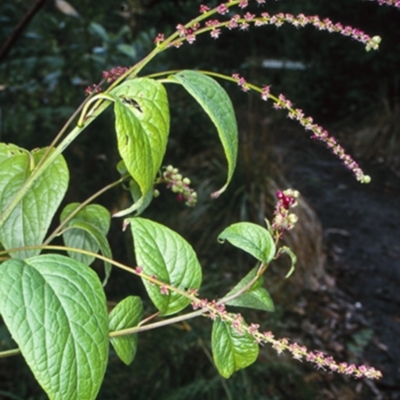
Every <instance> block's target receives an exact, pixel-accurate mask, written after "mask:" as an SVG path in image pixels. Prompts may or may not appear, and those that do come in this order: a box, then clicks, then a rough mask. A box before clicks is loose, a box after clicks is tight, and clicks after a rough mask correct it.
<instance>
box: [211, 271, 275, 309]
mask: <svg viewBox="0 0 400 400" xmlns="http://www.w3.org/2000/svg"><path fill="white" fill-rule="evenodd" d="M267 268H268V264H263V263H262V264H261V265H260V268H259V269H258V271H257V273H256V275H255V276H254V278H252V279H251V280H250V281H249V282H248V283H246V285H244V286H243V287H242V288H241V289H239V290H238V291H237V292H235V293H233V294H232V295H230V296H228V297H223V298H222V299H221V300H218V301H217V304H224V303H225V304H226V303H228V302H229V301H232V300H233V299H236V298H237V297H239V296H240V295H242V294H243V293H245V292H247V291H248V290H249V289H250V288H251V287H252V286H253V285H254V284H255V283H256V282H257V280H258V279H259V278H260V276H261V275H262V274H263V273H264V272H265V270H266V269H267Z"/></svg>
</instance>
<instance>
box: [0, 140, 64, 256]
mask: <svg viewBox="0 0 400 400" xmlns="http://www.w3.org/2000/svg"><path fill="white" fill-rule="evenodd" d="M45 152H46V149H39V150H34V151H32V153H29V152H28V151H27V150H24V149H20V148H18V147H17V146H14V145H6V144H4V143H0V213H1V212H2V211H3V210H4V209H5V208H6V207H7V206H8V204H9V203H10V202H11V201H12V199H13V198H14V197H15V195H16V194H17V192H18V191H19V189H20V188H21V186H22V185H23V184H24V183H25V182H26V181H27V179H28V178H29V176H30V175H31V172H32V169H33V167H34V166H35V165H36V164H37V163H38V162H39V160H40V159H41V158H42V156H43V155H44V153H45ZM68 181H69V173H68V167H67V164H66V163H65V160H64V158H63V156H61V155H60V156H58V157H57V158H56V159H55V161H54V163H53V164H51V165H50V166H49V168H48V169H47V170H46V171H44V173H43V174H42V175H41V176H40V177H39V178H38V179H37V180H36V182H35V183H34V184H33V186H32V187H31V189H30V190H29V191H28V193H27V194H26V195H25V196H24V197H23V199H22V200H21V201H20V202H19V203H18V205H17V206H16V207H15V209H14V210H13V211H12V213H11V215H10V216H9V217H8V218H7V220H6V221H5V223H4V224H3V226H2V227H1V228H0V242H1V243H2V244H3V246H4V247H5V248H6V249H7V250H8V249H11V248H15V247H24V246H37V245H41V244H42V242H43V239H44V237H45V235H46V233H47V230H48V227H49V225H50V223H51V220H52V218H53V216H54V214H55V212H56V210H57V208H58V206H59V204H60V202H61V200H62V199H63V197H64V194H65V192H66V190H67V187H68ZM39 253H40V250H21V251H18V252H11V253H10V256H11V257H14V258H25V257H29V256H33V255H37V254H39Z"/></svg>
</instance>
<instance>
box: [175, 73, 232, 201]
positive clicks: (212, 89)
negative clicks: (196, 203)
mask: <svg viewBox="0 0 400 400" xmlns="http://www.w3.org/2000/svg"><path fill="white" fill-rule="evenodd" d="M170 79H171V80H173V81H175V82H178V83H180V84H181V85H182V86H183V87H184V88H185V89H186V91H187V92H188V93H189V94H190V95H191V96H192V97H193V98H194V99H195V100H196V101H197V102H198V103H199V104H200V106H201V107H202V108H203V110H204V111H205V112H206V113H207V114H208V116H209V117H210V119H211V121H212V122H213V123H214V125H215V127H216V128H217V131H218V135H219V138H220V140H221V143H222V147H223V149H224V152H225V156H226V159H227V161H228V176H227V180H226V183H225V185H224V186H223V187H222V188H221V189H220V190H218V191H217V192H215V193H213V194H212V196H213V197H214V198H215V197H218V196H219V195H220V194H221V193H223V192H224V191H225V190H226V188H227V186H228V185H229V182H230V181H231V179H232V175H233V172H234V170H235V167H236V159H237V148H238V128H237V123H236V118H235V111H234V109H233V105H232V102H231V99H230V98H229V96H228V94H227V93H226V91H225V90H224V89H223V88H222V86H221V85H220V84H219V83H218V82H217V81H215V80H214V79H212V78H210V77H209V76H206V75H204V74H202V73H201V72H197V71H190V70H186V71H181V72H179V73H177V74H175V75H172V76H171V77H170Z"/></svg>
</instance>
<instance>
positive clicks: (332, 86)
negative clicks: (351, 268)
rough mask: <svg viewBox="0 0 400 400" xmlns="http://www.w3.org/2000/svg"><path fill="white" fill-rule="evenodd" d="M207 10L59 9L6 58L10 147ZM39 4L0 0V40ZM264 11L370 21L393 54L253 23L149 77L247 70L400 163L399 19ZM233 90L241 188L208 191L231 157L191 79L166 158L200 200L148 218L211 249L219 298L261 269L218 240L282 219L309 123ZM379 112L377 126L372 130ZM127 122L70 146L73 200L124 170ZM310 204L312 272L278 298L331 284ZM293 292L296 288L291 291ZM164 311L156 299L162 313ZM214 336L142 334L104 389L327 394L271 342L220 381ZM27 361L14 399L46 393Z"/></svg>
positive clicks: (130, 4)
mask: <svg viewBox="0 0 400 400" xmlns="http://www.w3.org/2000/svg"><path fill="white" fill-rule="evenodd" d="M201 3H204V1H200V0H190V1H185V0H162V1H161V0H127V1H126V2H121V3H120V2H118V1H109V0H97V1H89V0H80V1H79V2H77V1H73V0H70V5H71V6H73V7H74V8H75V10H76V12H77V14H74V13H72V14H71V13H69V14H68V13H66V11H65V9H64V12H63V9H62V7H60V2H57V1H56V2H53V1H47V2H44V6H43V7H42V8H41V9H40V10H39V12H38V13H37V14H36V15H35V17H34V18H33V20H32V21H31V22H30V24H29V25H28V26H27V27H26V29H25V30H24V31H23V33H22V35H21V37H20V38H19V40H18V41H17V42H16V43H15V44H14V45H13V47H12V48H11V51H10V52H9V53H8V54H7V55H6V56H5V57H3V58H2V59H1V60H0V140H1V141H3V142H12V143H15V144H17V145H20V146H22V147H26V148H29V149H30V148H33V147H40V146H44V145H47V144H48V143H50V141H51V139H52V138H53V137H54V136H55V134H56V133H57V132H58V130H59V129H60V128H61V127H62V125H63V124H64V122H65V121H66V120H67V119H68V117H69V116H70V115H71V114H72V112H73V111H74V109H75V108H76V107H77V106H78V105H79V104H80V103H81V101H82V100H83V98H84V91H85V88H86V87H87V86H90V85H92V84H94V83H97V82H99V81H100V80H101V74H102V71H104V70H109V69H110V68H112V67H115V66H129V65H132V64H134V63H135V62H137V61H139V60H140V59H141V58H142V57H143V56H144V55H145V54H146V53H147V52H148V51H149V50H151V49H152V48H153V46H154V44H153V39H154V37H155V36H156V34H157V33H159V32H164V33H166V34H168V33H171V32H172V31H173V30H174V27H175V26H176V25H177V24H178V23H184V22H186V21H188V20H189V19H190V18H192V17H195V16H196V13H197V10H198V7H199V5H200V4H201ZM32 4H33V0H13V1H11V0H5V1H2V2H1V3H0V45H1V44H2V43H4V42H5V41H6V39H7V38H8V37H9V36H10V35H11V33H12V31H13V29H14V28H15V26H16V25H17V24H18V22H19V21H20V19H21V18H22V16H23V15H24V13H25V12H26V11H27V10H28V9H29V8H30V7H31V6H32ZM207 4H209V5H216V4H217V2H215V1H209V2H207ZM265 9H266V11H268V12H269V13H270V14H274V13H278V12H290V13H293V14H297V13H300V12H302V13H304V14H306V15H314V14H318V15H319V16H320V17H321V18H325V17H329V18H330V19H332V20H333V21H334V22H337V21H340V22H342V23H343V24H349V25H352V26H355V27H358V28H360V29H362V30H364V31H365V32H367V33H369V34H371V35H380V36H381V37H382V43H381V47H380V50H379V51H377V52H370V53H367V52H365V50H364V48H363V46H362V45H360V44H359V43H356V42H354V41H352V40H350V39H348V38H344V37H342V36H340V35H338V34H328V33H326V32H317V31H316V30H315V29H314V28H311V27H307V28H305V29H296V28H294V27H291V26H282V27H280V28H276V27H262V28H251V29H250V30H249V31H248V32H228V31H226V32H224V33H223V35H222V36H221V37H220V39H218V40H214V39H211V38H209V37H206V36H207V35H204V37H199V38H198V39H197V42H196V43H195V44H194V45H188V44H185V45H184V46H182V48H180V49H179V50H177V49H170V50H169V51H167V52H165V53H164V54H162V55H161V56H160V57H158V58H157V59H156V60H154V62H153V63H152V65H151V67H149V68H147V69H146V70H145V71H144V73H150V72H154V71H159V70H168V69H175V68H199V69H208V70H213V71H218V72H222V73H226V74H228V75H231V74H232V73H234V72H237V73H240V74H241V75H243V76H245V77H246V78H247V79H248V80H249V81H252V82H254V83H257V84H260V85H263V84H270V85H272V90H273V92H274V94H279V93H281V92H282V93H284V94H285V95H286V96H287V97H288V98H290V99H291V100H292V101H293V102H294V103H295V106H296V107H299V108H302V109H303V110H304V111H305V113H306V114H307V115H312V116H313V117H314V120H315V121H317V122H318V123H323V124H328V125H331V126H334V127H335V129H336V132H337V133H338V134H339V135H341V136H342V138H343V139H344V140H345V141H346V142H347V144H348V145H349V146H350V147H353V148H354V149H355V150H357V151H358V152H359V153H360V154H361V155H363V154H364V155H365V156H368V157H375V156H379V157H380V159H382V158H383V160H384V161H387V162H389V163H390V165H392V166H394V167H395V168H397V167H398V166H399V165H400V164H399V156H398V155H399V154H400V129H399V122H398V121H399V118H398V117H399V111H398V108H399V105H398V104H399V95H400V30H399V29H398V27H399V26H400V12H399V11H397V10H395V9H393V8H389V7H379V6H378V5H377V4H376V2H370V1H357V0H354V1H353V0H352V1H349V0H336V1H334V2H332V1H328V0H326V1H316V0H297V1H296V2H284V1H282V2H280V1H273V2H272V1H269V2H267V5H266V7H265ZM261 10H262V9H260V8H259V7H257V6H256V5H254V4H252V5H251V6H250V8H249V11H251V12H255V13H259V12H261ZM73 14H74V15H73ZM266 60H278V61H281V62H283V63H286V65H287V62H289V61H293V62H298V63H300V64H301V65H303V66H304V69H289V68H265V67H263V63H264V62H265V61H266ZM224 86H226V89H227V90H228V92H229V94H230V95H231V97H232V100H233V102H234V105H235V109H236V110H237V117H238V122H239V128H240V135H241V136H240V143H241V148H240V154H239V161H238V171H237V173H236V175H235V179H234V182H233V183H232V185H231V188H230V189H229V191H228V193H227V194H226V195H225V196H222V197H221V199H219V200H218V201H214V202H211V201H210V200H209V194H210V193H211V192H212V191H214V190H216V189H217V188H218V187H219V186H220V184H221V182H223V179H224V178H223V174H224V171H225V168H226V167H225V161H224V159H223V156H222V150H221V149H220V145H219V144H218V140H217V138H216V135H215V132H214V128H213V127H212V125H211V123H210V122H209V121H208V119H207V117H206V116H205V115H204V114H203V113H202V111H201V109H200V108H199V107H198V106H197V104H194V102H193V101H192V100H191V99H190V98H189V96H188V95H187V94H186V93H183V91H182V90H180V88H178V87H168V94H169V99H170V103H171V118H172V125H171V140H170V143H169V148H168V153H167V156H166V164H168V163H172V164H174V165H175V166H177V167H179V168H181V170H182V172H183V173H184V174H185V175H188V174H189V175H190V178H191V179H192V181H193V183H194V185H193V186H194V187H195V188H196V190H197V191H198V192H199V196H200V201H199V205H198V208H197V209H195V210H183V207H182V206H181V204H177V202H176V201H175V199H173V197H172V196H171V195H170V194H167V193H162V196H161V198H160V199H156V200H155V202H154V205H153V206H152V207H151V208H150V209H149V210H148V211H146V213H147V214H146V216H151V217H154V218H157V219H158V220H160V221H162V222H164V223H167V224H168V225H169V226H172V227H175V228H176V229H178V231H179V232H181V233H182V234H183V235H184V236H185V237H186V238H188V239H190V241H191V243H193V246H194V247H195V248H196V250H198V251H199V255H200V257H201V260H202V262H203V265H204V266H205V268H206V271H205V284H204V289H203V292H202V295H203V296H210V297H213V296H214V297H215V296H218V295H221V294H222V293H220V288H221V285H223V286H224V287H226V288H229V286H232V285H233V284H234V283H235V282H236V281H237V280H238V279H240V277H241V276H242V275H243V274H244V273H245V272H246V271H247V268H248V266H249V265H250V266H251V263H252V261H251V260H249V259H248V258H246V257H244V256H243V257H241V256H238V253H237V252H232V250H229V249H227V248H226V246H225V247H223V246H219V247H218V248H217V250H216V249H215V248H216V245H215V239H216V236H217V235H218V233H219V232H221V231H222V230H223V229H224V227H226V226H227V225H228V224H230V223H233V222H236V221H238V220H252V221H255V222H259V223H263V218H264V217H269V218H270V217H271V215H272V212H273V207H274V193H275V190H276V189H277V188H282V187H288V186H289V185H290V184H289V182H287V180H286V178H285V175H286V172H287V171H286V170H285V168H287V166H285V165H284V163H283V162H282V161H281V153H282V151H283V150H282V149H284V143H282V141H279V132H280V130H282V129H285V130H286V131H291V130H293V131H296V128H294V125H293V124H291V123H290V122H287V121H286V118H285V115H284V114H283V113H282V114H280V113H277V112H276V111H274V110H272V108H271V107H269V106H268V105H265V104H264V103H261V102H260V101H259V99H257V98H256V97H255V96H252V95H249V94H244V93H242V92H241V91H240V90H239V89H238V88H237V87H235V86H234V85H224ZM371 121H372V122H373V126H374V129H369V127H370V125H371ZM113 124H114V122H113V116H112V113H111V112H110V110H108V111H107V112H106V113H105V115H103V116H101V118H99V120H98V121H96V122H95V123H94V124H92V125H91V126H90V127H89V129H88V130H87V131H85V133H84V134H83V135H81V137H79V139H78V140H77V141H76V143H74V144H73V145H72V146H71V147H70V148H69V149H68V150H67V152H66V157H67V159H68V161H69V166H70V169H71V182H72V183H71V188H70V190H69V192H68V194H67V199H66V201H67V202H69V201H82V200H84V199H85V198H87V197H88V196H89V195H90V194H91V193H93V192H94V191H96V190H98V189H100V188H101V187H102V186H104V185H105V184H107V183H109V182H110V181H112V180H113V179H115V178H117V176H118V174H117V172H116V169H115V165H116V163H117V162H118V155H117V153H116V151H115V150H110V149H113V148H115V138H114V133H113ZM282 127H284V128H282ZM371 149H373V150H371ZM327 156H329V154H327ZM101 201H102V202H103V203H104V204H105V205H106V206H107V207H108V208H109V209H110V210H112V211H115V210H116V209H119V208H122V207H124V206H126V203H127V202H129V201H130V199H128V198H127V192H125V191H123V190H122V189H117V190H114V191H112V192H110V193H109V194H106V195H104V196H103V197H102V198H101ZM298 213H299V216H300V222H299V224H300V226H299V227H298V231H297V233H296V232H293V233H291V235H288V236H287V242H286V243H287V244H288V245H290V246H291V247H293V248H294V250H295V252H296V253H297V255H298V256H299V270H298V272H297V274H295V275H294V277H293V280H291V281H289V282H288V285H289V286H288V287H289V288H290V291H288V290H286V289H285V288H282V287H281V286H279V285H278V282H281V281H282V280H281V277H282V275H284V274H285V273H286V271H287V268H288V262H287V260H286V261H285V260H283V261H282V262H283V265H277V266H274V267H273V269H274V268H275V270H276V273H275V274H274V275H273V278H271V281H270V282H269V287H268V289H270V290H271V291H272V292H274V290H273V289H274V287H275V288H276V287H278V288H279V290H275V292H276V297H274V298H275V300H277V299H279V300H282V301H283V302H286V303H290V301H291V299H292V298H293V296H294V295H295V294H297V293H298V292H299V291H301V290H304V289H307V290H316V289H318V287H319V286H320V285H324V284H325V282H326V279H327V277H326V276H325V272H324V254H323V251H322V242H321V241H322V233H321V226H320V223H319V221H318V218H317V217H316V215H315V213H314V212H313V211H312V208H311V207H310V206H309V205H308V204H307V202H306V200H302V202H301V204H300V207H299V211H298ZM120 224H121V223H120V221H113V227H112V233H111V235H110V240H111V242H112V245H113V246H114V249H115V250H114V255H115V257H116V258H117V259H119V260H122V261H125V262H127V263H129V264H131V265H134V259H133V255H132V253H131V248H132V241H131V238H129V237H127V235H126V234H125V235H124V236H121V234H120ZM304 232H307V233H306V234H304ZM233 259H234V260H235V262H232V260H233ZM282 267H283V269H282ZM282 271H283V272H282ZM113 274H114V276H113V279H111V281H110V284H109V285H108V287H107V292H108V294H109V295H110V298H111V300H112V301H114V302H116V301H118V300H120V299H122V298H123V297H124V296H126V295H128V294H132V293H135V294H138V295H145V294H144V291H143V288H142V287H141V286H140V285H138V283H137V282H136V280H135V279H134V278H127V277H126V276H125V275H121V274H120V273H119V272H118V271H114V272H113ZM277 285H278V286H277ZM279 293H284V295H281V296H280V297H279ZM289 293H290V294H289ZM291 296H292V297H291ZM110 306H112V304H110ZM151 312H153V309H152V308H151V307H150V306H149V307H148V310H147V314H149V313H151ZM245 315H246V314H245ZM247 316H248V317H249V320H253V321H256V320H258V321H259V320H263V321H264V323H263V328H265V329H270V328H271V326H274V331H276V333H277V334H279V332H280V331H282V332H284V334H285V332H286V331H285V329H284V322H283V321H282V309H281V308H280V306H279V301H278V302H277V311H276V313H274V314H271V315H270V316H268V320H267V321H266V318H265V315H259V314H257V313H249V314H248V315H247ZM208 335H209V321H203V320H199V321H195V322H190V324H183V325H178V326H174V327H171V328H166V329H162V330H161V331H159V332H151V333H146V335H141V337H140V341H139V352H138V355H137V359H136V360H135V362H134V363H133V365H132V366H131V367H125V366H123V365H122V363H121V362H119V361H118V360H117V359H116V356H115V355H113V354H111V356H110V357H111V358H110V366H109V368H108V371H107V375H106V379H105V382H104V385H103V388H102V391H101V393H100V397H99V398H101V399H114V398H119V399H125V398H126V399H128V398H129V399H130V398H133V397H134V398H137V399H153V398H154V399H155V398H162V399H180V398H181V399H223V398H226V399H243V398H249V399H292V398H293V399H297V400H299V399H313V398H318V396H317V394H316V393H317V392H319V393H321V392H320V390H318V382H314V378H313V377H312V370H307V368H308V367H302V370H301V371H300V369H299V366H298V364H296V363H294V362H291V363H289V364H288V363H286V362H285V361H286V360H285V359H284V358H280V359H279V360H278V359H277V358H276V356H275V355H274V354H273V352H270V351H269V350H268V349H262V354H261V356H260V362H259V363H257V364H256V365H254V366H252V367H251V368H249V369H248V370H246V371H242V372H240V373H237V374H236V375H235V376H234V377H233V378H232V379H230V380H229V381H225V380H223V379H221V378H220V377H219V376H218V375H217V373H216V371H215V369H214V367H213V366H212V363H211V362H210V360H209V358H210V354H209V352H210V349H209V342H208ZM142 336H143V337H142ZM8 347H10V338H9V337H8V336H7V334H6V332H5V330H4V327H2V330H1V331H0V348H8ZM23 365H24V363H23V360H22V359H20V358H18V357H16V358H13V359H7V360H2V361H1V364H0V398H15V399H17V398H23V399H28V398H30V399H42V398H45V396H44V395H43V394H42V392H41V390H40V388H38V387H37V385H36V384H35V382H34V380H33V378H32V377H31V376H30V372H29V371H27V369H26V368H24V367H23ZM304 368H305V369H306V372H307V375H306V376H308V377H309V379H308V380H307V379H305V378H304ZM310 371H311V372H310ZM2 396H3V397H2ZM7 396H8V397H7ZM12 396H14V397H12ZM343 398H345V397H343Z"/></svg>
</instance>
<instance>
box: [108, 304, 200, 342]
mask: <svg viewBox="0 0 400 400" xmlns="http://www.w3.org/2000/svg"><path fill="white" fill-rule="evenodd" d="M202 314H204V311H203V310H198V311H193V312H191V313H188V314H183V315H179V316H178V317H173V318H168V319H165V320H162V321H157V322H153V323H151V324H147V325H141V326H135V327H133V328H127V329H121V330H120V331H114V332H110V338H113V337H119V336H126V335H132V334H134V333H139V332H144V331H149V330H151V329H156V328H161V327H162V326H167V325H171V324H176V323H177V322H182V321H186V320H188V319H192V318H196V317H199V316H201V315H202Z"/></svg>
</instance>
